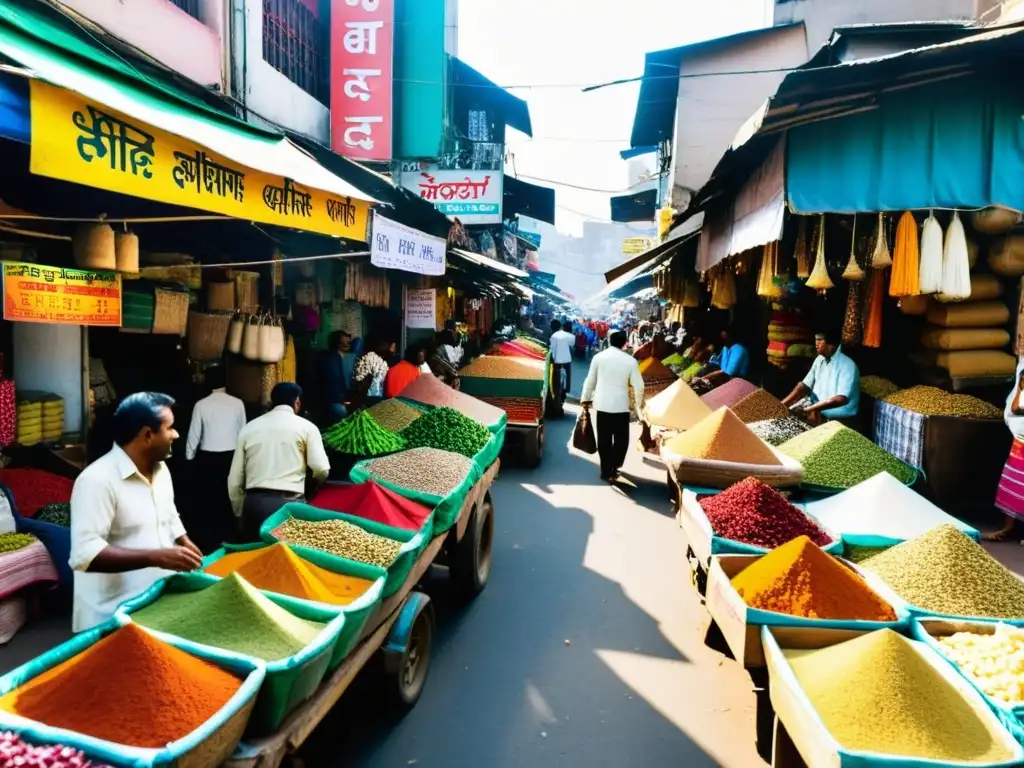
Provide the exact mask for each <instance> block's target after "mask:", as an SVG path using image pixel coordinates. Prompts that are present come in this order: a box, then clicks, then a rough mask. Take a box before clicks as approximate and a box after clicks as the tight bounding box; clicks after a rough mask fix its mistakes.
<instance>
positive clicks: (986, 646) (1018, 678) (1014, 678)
mask: <svg viewBox="0 0 1024 768" xmlns="http://www.w3.org/2000/svg"><path fill="white" fill-rule="evenodd" d="M934 639H935V641H936V642H937V643H938V645H939V650H940V652H941V653H942V654H943V655H945V656H947V657H948V658H949V659H951V660H952V661H953V662H955V663H956V665H957V666H958V667H960V670H961V671H962V672H963V673H964V674H965V675H966V676H967V677H968V678H970V679H971V680H973V681H974V683H975V684H976V685H977V686H978V687H979V688H981V690H982V691H984V692H985V694H986V695H988V696H991V697H992V698H993V699H995V700H996V701H999V702H1002V703H1003V704H1008V705H1010V706H1014V707H1016V706H1020V705H1022V704H1024V629H1021V628H1020V627H1011V626H1010V625H1008V624H996V625H995V627H994V629H993V630H992V632H991V634H982V633H981V632H956V633H954V634H952V635H947V636H945V637H936V638H934Z"/></svg>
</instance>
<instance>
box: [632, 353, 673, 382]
mask: <svg viewBox="0 0 1024 768" xmlns="http://www.w3.org/2000/svg"><path fill="white" fill-rule="evenodd" d="M639 367H640V376H641V377H642V378H643V380H644V388H645V389H646V388H647V386H648V385H651V386H658V385H661V384H666V383H667V384H671V383H672V382H674V381H675V380H676V379H678V378H679V377H678V376H676V374H675V373H673V371H672V369H671V368H669V367H668V366H667V365H665V364H664V363H662V362H660V361H658V360H655V359H654V358H653V357H648V358H647V359H646V360H642V361H640V366H639Z"/></svg>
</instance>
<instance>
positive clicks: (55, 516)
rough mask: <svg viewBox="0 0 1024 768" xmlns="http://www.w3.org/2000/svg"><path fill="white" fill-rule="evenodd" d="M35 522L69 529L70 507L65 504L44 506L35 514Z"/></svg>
mask: <svg viewBox="0 0 1024 768" xmlns="http://www.w3.org/2000/svg"><path fill="white" fill-rule="evenodd" d="M36 520H38V521H39V522H41V523H49V524H50V525H59V526H60V527H61V528H70V527H71V505H70V504H68V503H66V502H63V503H61V502H58V503H54V504H44V505H43V506H42V507H41V508H40V510H39V511H38V512H36Z"/></svg>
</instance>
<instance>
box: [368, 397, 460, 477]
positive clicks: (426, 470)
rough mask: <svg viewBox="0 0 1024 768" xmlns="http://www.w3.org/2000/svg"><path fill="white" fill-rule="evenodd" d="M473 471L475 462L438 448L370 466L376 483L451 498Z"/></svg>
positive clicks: (392, 458) (375, 462)
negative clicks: (377, 481)
mask: <svg viewBox="0 0 1024 768" xmlns="http://www.w3.org/2000/svg"><path fill="white" fill-rule="evenodd" d="M426 378H429V377H426ZM472 469H473V462H472V460H470V459H467V458H466V457H465V456H462V455H460V454H458V453H451V452H450V451H441V450H438V449H437V448H413V449H412V450H409V451H404V452H403V453H400V454H395V455H394V456H385V457H383V458H380V459H374V460H373V461H370V462H369V463H367V465H366V471H367V472H368V473H369V474H370V475H371V476H372V478H373V479H375V480H380V481H382V482H385V483H390V484H391V485H394V486H397V487H399V488H408V489H409V490H412V491H419V492H421V493H428V494H431V495H432V496H447V495H448V494H449V493H451V492H452V491H454V490H455V489H456V488H458V487H459V486H460V485H462V484H463V483H464V482H465V481H466V478H467V477H469V473H470V470H472Z"/></svg>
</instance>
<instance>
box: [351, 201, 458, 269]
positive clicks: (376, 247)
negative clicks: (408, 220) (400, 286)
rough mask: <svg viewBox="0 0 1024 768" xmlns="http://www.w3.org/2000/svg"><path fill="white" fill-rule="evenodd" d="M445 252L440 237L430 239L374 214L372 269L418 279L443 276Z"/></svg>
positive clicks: (426, 235)
mask: <svg viewBox="0 0 1024 768" xmlns="http://www.w3.org/2000/svg"><path fill="white" fill-rule="evenodd" d="M447 249H448V244H447V242H446V241H445V239H444V238H443V237H431V236H430V235H428V234H426V233H424V232H420V231H419V230H418V229H413V228H412V227H407V226H405V225H404V224H399V223H398V222H396V221H391V219H385V218H384V217H383V216H381V215H380V214H379V213H377V212H376V211H374V214H373V231H372V233H371V234H370V263H371V264H373V265H374V266H375V267H382V268H384V269H400V270H402V271H403V272H415V273H416V274H418V275H443V274H444V267H445V251H447Z"/></svg>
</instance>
